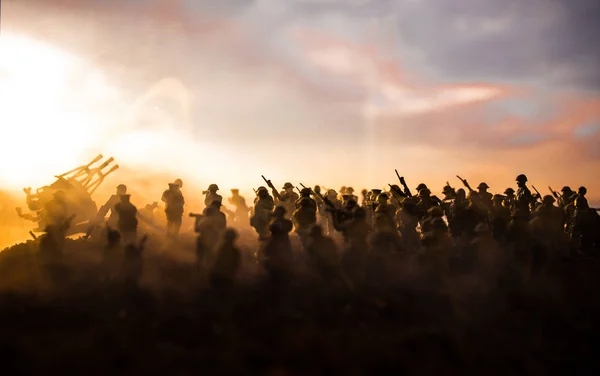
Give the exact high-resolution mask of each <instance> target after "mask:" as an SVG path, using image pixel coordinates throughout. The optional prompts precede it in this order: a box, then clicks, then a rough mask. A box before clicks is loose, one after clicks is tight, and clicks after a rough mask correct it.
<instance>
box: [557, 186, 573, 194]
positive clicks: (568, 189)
mask: <svg viewBox="0 0 600 376" xmlns="http://www.w3.org/2000/svg"><path fill="white" fill-rule="evenodd" d="M560 191H561V192H562V193H571V192H573V190H572V189H571V187H568V186H564V187H562V189H561V190H560Z"/></svg>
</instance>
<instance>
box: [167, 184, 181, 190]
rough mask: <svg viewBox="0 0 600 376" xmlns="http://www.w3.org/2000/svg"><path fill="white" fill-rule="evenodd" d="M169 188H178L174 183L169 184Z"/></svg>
mask: <svg viewBox="0 0 600 376" xmlns="http://www.w3.org/2000/svg"><path fill="white" fill-rule="evenodd" d="M169 188H170V189H175V188H179V185H178V184H175V183H169Z"/></svg>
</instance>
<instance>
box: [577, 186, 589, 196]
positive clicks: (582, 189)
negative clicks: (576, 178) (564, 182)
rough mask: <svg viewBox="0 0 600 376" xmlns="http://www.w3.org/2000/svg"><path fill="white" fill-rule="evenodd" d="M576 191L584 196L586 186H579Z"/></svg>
mask: <svg viewBox="0 0 600 376" xmlns="http://www.w3.org/2000/svg"><path fill="white" fill-rule="evenodd" d="M577 193H579V194H580V195H582V196H584V195H585V194H586V193H587V188H586V187H579V189H578V190H577Z"/></svg>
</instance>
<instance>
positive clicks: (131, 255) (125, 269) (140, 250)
mask: <svg viewBox="0 0 600 376" xmlns="http://www.w3.org/2000/svg"><path fill="white" fill-rule="evenodd" d="M147 240H148V237H147V236H144V238H143V239H142V240H141V242H140V244H139V245H137V244H135V243H132V244H129V245H127V246H125V255H124V258H123V263H122V264H121V270H120V272H121V273H120V274H121V280H122V281H123V283H124V285H125V287H128V288H135V287H137V286H138V284H139V281H140V279H141V277H142V272H143V258H142V257H143V254H144V246H145V244H146V241H147Z"/></svg>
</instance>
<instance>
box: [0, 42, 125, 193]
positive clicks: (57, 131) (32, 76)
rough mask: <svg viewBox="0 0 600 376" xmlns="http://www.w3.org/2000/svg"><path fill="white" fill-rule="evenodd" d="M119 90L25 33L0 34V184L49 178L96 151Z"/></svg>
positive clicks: (81, 63)
mask: <svg viewBox="0 0 600 376" xmlns="http://www.w3.org/2000/svg"><path fill="white" fill-rule="evenodd" d="M116 96H117V93H116V91H115V90H113V89H112V88H111V87H110V85H109V84H108V83H107V82H106V80H105V78H104V77H103V75H102V73H101V72H100V71H99V70H97V69H94V68H93V67H91V66H89V65H88V64H86V62H85V61H84V60H83V59H81V58H78V57H77V56H74V55H72V54H69V53H67V52H65V51H62V50H59V49H57V48H54V47H52V46H50V45H48V44H45V43H42V42H39V41H36V40H34V39H31V38H28V37H26V36H21V35H15V34H8V33H3V34H2V36H1V37H0V129H1V130H2V132H1V133H2V135H1V137H2V141H3V142H2V145H1V146H0V184H1V185H2V186H3V187H4V188H7V189H12V190H14V189H20V188H23V187H24V186H38V185H42V184H46V183H48V181H49V180H50V179H51V178H52V176H53V174H55V173H59V172H60V171H63V170H69V169H71V168H72V166H73V165H74V164H77V163H78V162H77V161H81V160H85V159H87V158H89V156H90V155H92V154H94V153H95V152H97V150H95V146H96V140H98V139H101V138H102V133H104V131H105V128H103V126H102V125H103V124H106V122H107V119H108V117H109V116H111V114H110V113H109V112H108V111H103V110H102V107H103V104H104V103H106V101H107V100H110V101H114V100H115V98H116Z"/></svg>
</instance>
